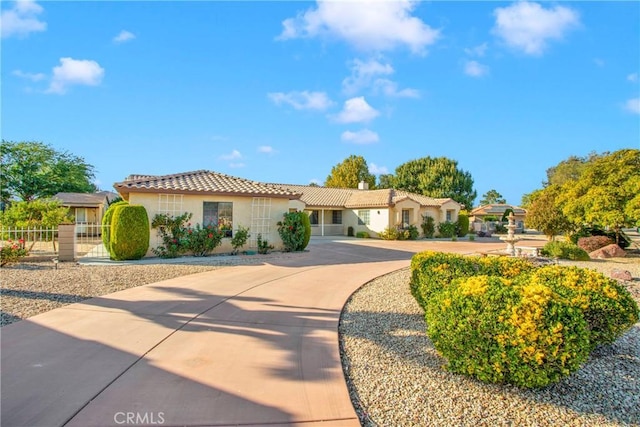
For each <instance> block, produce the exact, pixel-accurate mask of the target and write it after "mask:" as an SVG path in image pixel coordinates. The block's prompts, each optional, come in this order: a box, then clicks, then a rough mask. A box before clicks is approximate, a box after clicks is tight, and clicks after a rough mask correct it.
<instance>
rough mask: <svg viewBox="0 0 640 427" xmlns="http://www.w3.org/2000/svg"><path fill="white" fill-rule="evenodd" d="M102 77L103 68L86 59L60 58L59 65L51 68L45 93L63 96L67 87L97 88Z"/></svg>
mask: <svg viewBox="0 0 640 427" xmlns="http://www.w3.org/2000/svg"><path fill="white" fill-rule="evenodd" d="M102 77H104V68H102V67H101V66H100V64H98V63H97V62H96V61H91V60H88V59H73V58H60V65H58V66H57V67H53V77H52V78H51V84H50V85H49V89H48V90H47V93H58V94H63V93H65V92H66V91H67V89H68V88H69V86H73V85H84V86H97V85H99V84H100V83H101V82H102Z"/></svg>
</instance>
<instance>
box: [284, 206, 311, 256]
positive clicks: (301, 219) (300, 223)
mask: <svg viewBox="0 0 640 427" xmlns="http://www.w3.org/2000/svg"><path fill="white" fill-rule="evenodd" d="M305 219H306V221H307V222H305ZM307 223H308V227H307V226H306V224H307ZM278 234H280V238H281V239H282V243H283V245H284V251H285V252H295V251H302V250H304V248H305V247H306V244H308V243H309V240H308V238H309V237H310V236H311V224H310V222H309V216H308V215H307V214H306V213H304V212H288V213H286V214H284V216H283V218H282V221H279V222H278ZM305 242H306V243H305Z"/></svg>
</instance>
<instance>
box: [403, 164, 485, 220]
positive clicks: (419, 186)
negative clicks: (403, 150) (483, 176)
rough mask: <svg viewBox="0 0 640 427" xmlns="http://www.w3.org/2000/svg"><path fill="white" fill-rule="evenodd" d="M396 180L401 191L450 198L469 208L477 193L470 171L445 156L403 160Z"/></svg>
mask: <svg viewBox="0 0 640 427" xmlns="http://www.w3.org/2000/svg"><path fill="white" fill-rule="evenodd" d="M393 183H394V184H395V185H394V186H395V188H397V189H399V190H405V191H410V192H412V193H418V194H423V195H425V196H428V197H438V198H451V199H453V200H455V201H456V202H458V203H461V204H463V205H464V206H466V207H469V208H470V207H471V206H473V201H474V200H475V198H476V196H477V193H476V191H475V190H474V189H473V178H471V174H470V173H469V172H465V171H464V170H461V169H458V162H457V161H455V160H451V159H448V158H446V157H438V158H431V157H423V158H421V159H416V160H411V161H409V162H406V163H403V164H401V165H400V166H398V167H397V168H396V173H395V176H394V177H393Z"/></svg>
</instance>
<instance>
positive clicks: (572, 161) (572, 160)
mask: <svg viewBox="0 0 640 427" xmlns="http://www.w3.org/2000/svg"><path fill="white" fill-rule="evenodd" d="M604 155H606V153H605V154H604ZM600 157H601V156H600V155H599V154H596V153H591V154H589V156H588V157H578V156H570V157H569V158H568V159H567V160H563V161H561V162H560V163H558V164H557V165H556V166H553V167H550V168H549V169H547V182H545V183H544V186H545V187H546V186H549V185H560V186H561V185H564V184H566V183H567V182H573V181H577V180H578V179H580V177H581V176H582V173H583V172H584V171H585V168H586V167H587V165H589V163H591V162H593V161H595V160H597V159H598V158H600Z"/></svg>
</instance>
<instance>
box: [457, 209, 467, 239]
mask: <svg viewBox="0 0 640 427" xmlns="http://www.w3.org/2000/svg"><path fill="white" fill-rule="evenodd" d="M456 233H457V234H458V237H464V236H466V235H467V233H469V215H467V214H465V213H459V214H458V221H457V222H456Z"/></svg>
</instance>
